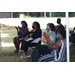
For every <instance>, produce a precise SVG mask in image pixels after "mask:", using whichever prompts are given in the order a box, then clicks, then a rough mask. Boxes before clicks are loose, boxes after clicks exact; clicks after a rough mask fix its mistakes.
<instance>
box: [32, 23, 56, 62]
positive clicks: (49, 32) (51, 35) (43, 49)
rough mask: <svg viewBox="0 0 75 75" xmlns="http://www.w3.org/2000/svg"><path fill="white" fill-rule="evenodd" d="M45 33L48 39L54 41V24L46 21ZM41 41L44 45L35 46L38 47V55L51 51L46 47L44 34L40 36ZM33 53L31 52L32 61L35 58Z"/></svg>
mask: <svg viewBox="0 0 75 75" xmlns="http://www.w3.org/2000/svg"><path fill="white" fill-rule="evenodd" d="M46 30H47V35H49V39H50V40H51V41H52V42H53V43H54V42H55V41H56V33H55V26H54V24H53V23H48V24H47V28H46ZM41 41H43V42H44V45H37V46H36V47H35V48H36V49H38V51H39V55H44V54H47V53H51V51H52V50H51V49H49V48H48V46H47V40H46V39H45V37H44V36H42V38H41ZM34 55H35V54H34V53H32V61H34V59H35V56H34ZM35 61H36V59H35Z"/></svg>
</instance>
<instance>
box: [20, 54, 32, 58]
mask: <svg viewBox="0 0 75 75" xmlns="http://www.w3.org/2000/svg"><path fill="white" fill-rule="evenodd" d="M30 57H31V55H28V56H27V55H25V54H23V55H22V56H21V57H20V59H23V58H30Z"/></svg>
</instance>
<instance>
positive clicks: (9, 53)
mask: <svg viewBox="0 0 75 75" xmlns="http://www.w3.org/2000/svg"><path fill="white" fill-rule="evenodd" d="M69 30H73V28H70V29H69ZM44 31H46V30H44V29H43V30H42V32H44ZM1 34H2V35H3V36H2V38H1V42H3V43H9V44H10V43H12V40H13V38H14V36H17V34H16V30H12V29H11V30H7V29H6V30H3V31H2V33H1ZM9 44H8V46H7V47H2V50H1V51H0V62H31V58H28V59H20V56H21V55H22V54H23V52H18V53H14V50H15V47H14V46H9ZM42 44H44V42H42ZM70 61H71V62H75V48H74V47H73V46H71V48H70Z"/></svg>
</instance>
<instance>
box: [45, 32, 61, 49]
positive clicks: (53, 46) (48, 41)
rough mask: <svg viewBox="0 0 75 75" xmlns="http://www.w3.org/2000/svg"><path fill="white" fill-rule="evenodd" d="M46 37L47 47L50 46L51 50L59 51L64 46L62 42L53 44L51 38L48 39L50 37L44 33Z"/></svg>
mask: <svg viewBox="0 0 75 75" xmlns="http://www.w3.org/2000/svg"><path fill="white" fill-rule="evenodd" d="M44 37H45V38H46V40H47V45H48V48H49V49H57V48H58V47H61V46H62V43H61V42H60V41H57V42H55V43H52V41H51V40H50V39H49V37H48V35H46V33H44Z"/></svg>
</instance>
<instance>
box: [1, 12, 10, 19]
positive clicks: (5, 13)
mask: <svg viewBox="0 0 75 75" xmlns="http://www.w3.org/2000/svg"><path fill="white" fill-rule="evenodd" d="M0 18H11V12H0Z"/></svg>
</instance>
